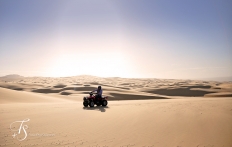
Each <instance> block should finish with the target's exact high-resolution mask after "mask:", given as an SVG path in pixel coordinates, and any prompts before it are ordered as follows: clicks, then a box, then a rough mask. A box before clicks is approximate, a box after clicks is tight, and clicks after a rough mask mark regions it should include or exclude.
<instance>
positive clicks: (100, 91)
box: [92, 86, 103, 99]
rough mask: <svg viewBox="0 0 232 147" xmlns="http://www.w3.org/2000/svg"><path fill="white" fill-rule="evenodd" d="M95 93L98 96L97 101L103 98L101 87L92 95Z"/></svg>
mask: <svg viewBox="0 0 232 147" xmlns="http://www.w3.org/2000/svg"><path fill="white" fill-rule="evenodd" d="M95 91H96V92H97V94H96V95H95V98H96V99H99V98H102V92H103V91H102V88H101V86H98V87H97V89H95V90H93V91H92V93H93V92H95Z"/></svg>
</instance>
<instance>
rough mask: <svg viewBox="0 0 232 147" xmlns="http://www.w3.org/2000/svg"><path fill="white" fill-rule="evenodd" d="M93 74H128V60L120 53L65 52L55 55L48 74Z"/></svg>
mask: <svg viewBox="0 0 232 147" xmlns="http://www.w3.org/2000/svg"><path fill="white" fill-rule="evenodd" d="M75 75H95V76H102V77H112V76H122V77H125V76H127V75H128V62H127V60H126V58H124V56H123V55H122V54H118V53H101V54H78V55H71V54H65V55H61V56H59V57H57V58H56V59H55V61H54V62H53V64H52V66H51V67H50V70H49V76H54V77H63V76H75Z"/></svg>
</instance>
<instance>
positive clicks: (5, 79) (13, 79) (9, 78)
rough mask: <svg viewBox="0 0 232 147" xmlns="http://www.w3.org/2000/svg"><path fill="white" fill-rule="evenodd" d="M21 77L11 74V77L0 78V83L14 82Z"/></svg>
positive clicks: (21, 77)
mask: <svg viewBox="0 0 232 147" xmlns="http://www.w3.org/2000/svg"><path fill="white" fill-rule="evenodd" d="M23 78H24V77H23V76H20V75H17V74H12V75H6V76H3V77H0V81H7V82H9V81H15V80H20V79H23Z"/></svg>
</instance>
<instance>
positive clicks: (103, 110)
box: [83, 106, 109, 112]
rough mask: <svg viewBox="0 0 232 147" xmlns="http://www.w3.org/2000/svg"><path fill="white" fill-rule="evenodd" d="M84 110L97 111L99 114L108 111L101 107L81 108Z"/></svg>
mask: <svg viewBox="0 0 232 147" xmlns="http://www.w3.org/2000/svg"><path fill="white" fill-rule="evenodd" d="M83 109H84V110H97V111H101V112H106V109H109V107H108V106H106V107H102V106H95V107H83Z"/></svg>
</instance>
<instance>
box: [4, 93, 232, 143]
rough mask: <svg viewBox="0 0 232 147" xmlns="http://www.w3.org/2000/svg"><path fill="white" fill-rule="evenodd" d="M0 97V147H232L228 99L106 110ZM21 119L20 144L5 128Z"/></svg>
mask: <svg viewBox="0 0 232 147" xmlns="http://www.w3.org/2000/svg"><path fill="white" fill-rule="evenodd" d="M0 93H1V95H0V117H1V121H0V130H1V131H0V145H1V146H69V147H74V146H83V147H85V146H86V147H89V146H90V147H92V146H98V147H99V146H100V147H104V146H108V147H112V146H113V147H114V146H115V147H118V146H123V147H136V146H138V147H141V146H147V147H148V146H150V147H151V146H153V147H156V146H158V147H178V146H179V147H180V146H184V147H185V146H187V147H212V146H215V147H223V146H224V147H230V146H232V140H231V136H232V108H231V106H232V99H231V98H220V99H218V98H216V99H215V98H187V97H186V98H185V99H157V100H139V101H136V100H135V101H133V100H130V101H110V102H109V105H108V106H107V107H94V108H89V107H88V108H85V107H83V105H82V101H78V100H77V99H74V98H73V97H72V96H64V97H62V95H57V94H54V93H53V94H41V93H32V92H25V91H15V90H9V89H5V88H0ZM112 95H113V96H114V97H120V98H122V99H130V98H131V97H130V96H129V95H128V96H127V97H125V95H126V94H124V95H118V94H112ZM65 97H72V98H73V99H72V100H70V99H66V98H65ZM123 97H124V98H123ZM141 97H142V96H141ZM141 99H142V98H141ZM26 118H28V119H30V121H28V122H26V123H24V124H23V125H27V126H28V129H26V132H27V137H26V139H25V140H23V141H19V140H17V138H13V136H12V135H14V133H15V132H17V131H12V130H10V128H9V127H10V124H11V123H12V122H15V121H22V120H24V119H26ZM19 126H20V124H19V123H16V124H14V125H13V127H14V129H18V128H19ZM16 137H18V139H22V138H24V137H25V134H24V132H23V131H22V132H21V133H20V134H19V135H18V136H16Z"/></svg>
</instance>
